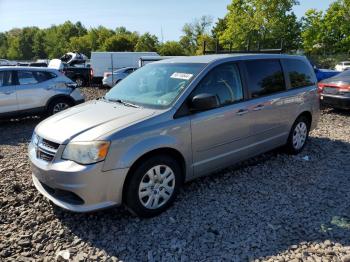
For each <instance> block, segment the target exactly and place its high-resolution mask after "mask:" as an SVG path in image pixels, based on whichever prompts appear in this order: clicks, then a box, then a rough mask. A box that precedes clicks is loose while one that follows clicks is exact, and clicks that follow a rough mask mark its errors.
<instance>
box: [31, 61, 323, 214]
mask: <svg viewBox="0 0 350 262" xmlns="http://www.w3.org/2000/svg"><path fill="white" fill-rule="evenodd" d="M282 65H283V67H282ZM316 83H317V80H316V76H315V73H314V72H313V68H312V67H311V65H310V63H309V62H308V61H307V60H306V58H305V57H300V56H287V55H268V54H265V55H263V54H260V55H253V54H250V55H247V54H236V55H209V56H196V57H183V58H174V59H169V60H162V61H158V62H155V63H151V64H148V65H146V66H144V67H142V68H140V69H138V70H137V71H135V72H134V73H132V74H131V75H129V76H128V77H126V78H125V79H124V80H123V81H121V82H120V83H119V84H118V85H117V86H115V87H114V88H112V89H111V90H110V91H109V92H108V93H107V94H106V95H105V97H104V98H103V99H99V100H96V101H91V102H88V103H85V104H83V105H79V106H77V107H74V108H71V109H69V110H66V111H64V112H62V113H60V114H57V115H55V116H52V117H50V118H48V119H46V120H44V121H43V122H41V123H40V124H39V125H38V126H37V127H36V128H35V131H34V133H33V138H32V142H31V143H30V145H29V158H30V162H31V165H32V170H33V182H34V185H35V186H36V188H37V189H38V190H39V191H40V192H41V193H42V194H43V195H44V196H46V197H47V198H48V199H50V200H51V201H52V202H53V203H55V204H56V205H58V206H60V207H62V208H65V209H68V210H71V211H76V212H87V211H92V210H97V209H101V208H106V207H110V206H114V205H120V204H122V203H124V204H125V205H126V206H127V207H128V209H129V210H131V212H133V213H135V214H137V215H139V216H146V217H149V216H154V215H157V214H159V213H160V212H162V211H164V210H165V209H167V208H168V207H169V206H170V204H171V203H172V202H173V201H174V199H175V196H176V194H177V193H178V191H179V188H180V187H181V185H182V184H183V182H186V181H189V180H191V179H194V178H196V177H199V176H203V175H206V174H209V173H211V172H214V171H216V170H219V169H222V168H224V167H226V166H229V165H233V164H234V163H237V162H239V161H242V160H244V159H247V158H249V157H253V156H256V155H258V154H261V153H263V152H266V151H268V150H271V149H273V148H276V147H280V146H285V148H286V150H287V152H289V153H292V154H297V153H299V152H301V151H302V149H303V148H304V146H305V143H306V141H307V139H308V134H309V131H310V130H312V129H314V128H315V127H316V124H317V122H318V118H319V96H318V93H317V84H316ZM189 205H191V204H190V203H189Z"/></svg>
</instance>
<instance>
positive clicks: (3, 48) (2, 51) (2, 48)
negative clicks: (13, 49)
mask: <svg viewBox="0 0 350 262" xmlns="http://www.w3.org/2000/svg"><path fill="white" fill-rule="evenodd" d="M7 49H8V42H7V34H5V33H0V58H7Z"/></svg>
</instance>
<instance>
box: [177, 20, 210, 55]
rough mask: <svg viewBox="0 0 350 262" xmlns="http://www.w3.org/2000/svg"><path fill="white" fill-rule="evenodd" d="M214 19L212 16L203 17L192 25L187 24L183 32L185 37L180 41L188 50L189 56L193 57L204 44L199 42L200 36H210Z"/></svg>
mask: <svg viewBox="0 0 350 262" xmlns="http://www.w3.org/2000/svg"><path fill="white" fill-rule="evenodd" d="M212 22H213V19H212V17H210V16H202V17H200V18H199V19H195V20H194V21H193V22H192V23H186V24H185V25H184V26H183V28H182V31H183V33H184V35H183V36H182V37H181V39H180V44H181V45H182V47H183V49H184V50H186V54H187V55H193V54H195V53H196V50H198V48H199V46H202V44H203V43H201V42H200V41H199V38H200V36H202V35H208V34H209V29H210V27H211V25H212Z"/></svg>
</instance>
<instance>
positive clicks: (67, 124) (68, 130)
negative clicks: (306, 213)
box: [35, 100, 155, 144]
mask: <svg viewBox="0 0 350 262" xmlns="http://www.w3.org/2000/svg"><path fill="white" fill-rule="evenodd" d="M154 112H155V110H152V109H145V108H133V107H128V106H125V105H122V104H118V103H112V102H106V101H103V100H95V101H90V102H87V103H84V104H81V105H79V106H75V107H73V108H70V109H67V110H65V111H63V112H61V113H58V114H56V115H53V116H51V117H49V118H47V119H46V120H44V121H42V122H41V123H40V124H39V125H38V126H37V127H36V129H35V132H36V133H37V134H38V135H39V136H41V137H43V138H45V139H48V140H50V141H53V142H56V143H59V144H65V143H68V142H69V141H71V140H73V141H91V140H98V139H103V135H105V134H107V133H109V132H111V131H118V130H120V129H122V128H124V127H127V126H130V125H131V124H133V123H136V122H139V121H141V120H143V119H145V118H148V117H150V116H151V115H153V114H154Z"/></svg>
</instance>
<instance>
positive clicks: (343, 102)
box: [318, 70, 350, 109]
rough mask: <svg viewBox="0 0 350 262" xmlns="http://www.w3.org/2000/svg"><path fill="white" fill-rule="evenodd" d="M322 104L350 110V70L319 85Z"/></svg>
mask: <svg viewBox="0 0 350 262" xmlns="http://www.w3.org/2000/svg"><path fill="white" fill-rule="evenodd" d="M318 87H319V92H320V94H321V97H320V98H321V102H322V104H324V105H327V106H331V107H334V108H339V109H350V70H348V71H344V72H342V73H340V74H339V75H336V76H334V77H331V78H328V79H326V80H323V81H322V82H320V83H319V84H318Z"/></svg>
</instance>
